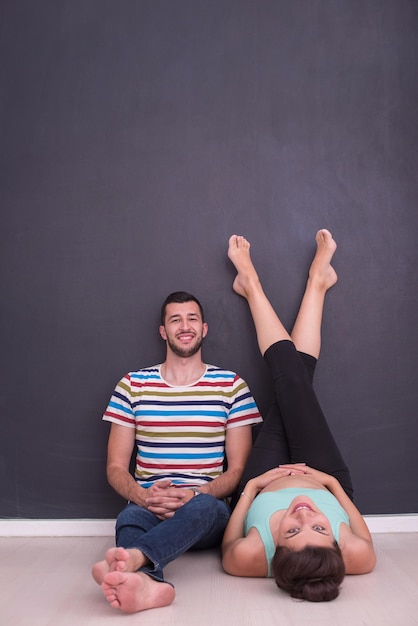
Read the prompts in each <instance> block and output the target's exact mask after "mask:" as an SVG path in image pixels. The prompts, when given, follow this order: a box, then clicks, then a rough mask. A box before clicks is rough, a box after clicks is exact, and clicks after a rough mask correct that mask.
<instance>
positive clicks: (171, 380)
mask: <svg viewBox="0 0 418 626" xmlns="http://www.w3.org/2000/svg"><path fill="white" fill-rule="evenodd" d="M205 369H206V365H205V364H204V363H203V361H202V357H201V354H200V352H198V353H197V354H194V355H193V356H189V357H185V358H182V357H178V356H176V355H175V354H171V353H168V354H167V358H166V360H165V361H164V363H163V364H162V365H161V376H162V377H163V378H164V380H165V381H166V382H167V383H168V384H169V385H174V386H176V387H177V386H178V387H180V386H183V385H191V384H192V383H194V382H196V381H197V380H199V378H201V377H202V376H203V374H204V372H205Z"/></svg>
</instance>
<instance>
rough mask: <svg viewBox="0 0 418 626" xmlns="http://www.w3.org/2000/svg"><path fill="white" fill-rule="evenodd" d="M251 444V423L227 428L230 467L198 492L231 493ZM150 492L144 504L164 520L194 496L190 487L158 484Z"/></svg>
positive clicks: (221, 494) (239, 477)
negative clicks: (161, 486)
mask: <svg viewBox="0 0 418 626" xmlns="http://www.w3.org/2000/svg"><path fill="white" fill-rule="evenodd" d="M251 445H252V436H251V425H248V426H236V427H235V428H230V429H229V430H227V432H226V436H225V454H226V458H227V461H228V469H227V470H226V472H224V473H223V474H221V476H218V477H217V478H215V479H214V480H212V481H211V482H210V483H207V484H206V485H203V486H199V491H200V492H201V493H208V494H210V495H212V496H214V497H215V498H226V497H227V496H230V495H231V494H232V493H233V492H234V490H235V489H236V488H237V486H238V484H239V481H240V479H241V476H242V473H243V471H244V466H245V463H246V460H247V457H248V455H249V453H250V450H251ZM151 490H153V491H151ZM158 491H159V494H158ZM148 494H149V495H148ZM148 494H147V500H146V504H145V506H147V508H148V510H149V511H151V512H152V513H155V515H158V517H161V518H162V519H164V518H167V517H172V516H173V515H174V513H175V511H176V510H177V509H178V508H179V507H180V506H182V505H183V504H186V502H188V501H189V500H191V499H192V498H193V497H194V495H195V494H194V493H193V491H192V490H191V489H188V488H187V487H184V488H181V487H170V486H167V487H164V488H163V489H162V490H161V489H159V487H158V486H156V487H155V489H153V488H152V487H151V488H150V489H149V490H148Z"/></svg>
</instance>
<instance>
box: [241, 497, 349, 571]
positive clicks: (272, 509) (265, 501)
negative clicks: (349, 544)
mask: <svg viewBox="0 0 418 626" xmlns="http://www.w3.org/2000/svg"><path fill="white" fill-rule="evenodd" d="M297 496H308V498H310V499H311V500H313V502H315V504H316V506H317V507H318V508H319V509H320V510H321V511H322V513H323V514H324V515H325V517H326V518H327V519H328V521H329V523H330V525H331V529H332V534H333V535H334V539H335V541H336V542H337V543H339V539H340V525H341V524H342V523H343V522H344V523H345V524H348V525H349V518H348V515H347V513H346V512H345V511H344V509H343V507H342V506H341V504H340V503H339V502H338V500H337V498H336V497H335V496H333V495H332V493H330V492H329V491H328V490H325V489H301V488H289V489H280V490H279V491H267V492H265V493H262V494H260V495H259V496H257V497H256V498H255V500H254V502H253V503H252V505H251V507H250V508H249V510H248V513H247V515H246V517H245V520H244V532H245V534H246V535H247V534H248V531H249V530H250V528H256V529H257V530H258V532H259V534H260V537H261V541H262V542H263V545H264V551H265V553H266V558H267V563H268V576H271V575H272V573H271V560H272V558H273V556H274V553H275V552H276V546H275V544H274V541H273V537H272V534H271V530H270V518H271V516H272V515H273V513H276V512H277V511H282V510H285V509H288V508H289V505H290V503H291V502H292V500H293V499H294V498H296V497H297Z"/></svg>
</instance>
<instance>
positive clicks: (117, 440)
mask: <svg viewBox="0 0 418 626" xmlns="http://www.w3.org/2000/svg"><path fill="white" fill-rule="evenodd" d="M134 445H135V428H128V427H127V426H121V425H120V424H115V423H112V426H111V429H110V434H109V441H108V446H107V479H108V481H109V483H110V485H111V486H112V487H113V489H114V490H115V491H116V492H117V493H118V494H119V495H120V496H122V497H123V498H125V500H130V501H131V502H135V504H138V505H139V506H142V507H144V508H146V502H145V499H146V497H147V496H146V491H147V490H146V489H144V488H143V487H141V486H140V485H138V483H137V482H136V480H135V479H134V477H133V476H132V475H131V473H130V471H129V465H130V462H131V456H132V451H133V448H134Z"/></svg>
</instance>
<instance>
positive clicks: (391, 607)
mask: <svg viewBox="0 0 418 626" xmlns="http://www.w3.org/2000/svg"><path fill="white" fill-rule="evenodd" d="M374 540H375V544H376V549H377V553H378V565H377V567H376V570H375V571H374V572H373V573H372V574H368V575H367V576H355V577H347V578H346V579H345V581H344V585H343V588H342V592H341V595H340V597H339V598H338V599H337V600H335V601H333V602H326V603H318V604H313V603H309V602H298V601H295V600H292V599H291V598H290V597H288V596H287V595H286V594H284V593H282V592H281V591H279V590H278V589H277V587H276V586H275V585H274V583H273V582H272V581H271V580H268V579H255V578H251V579H244V578H234V577H231V576H228V575H226V574H225V573H223V572H222V570H221V566H220V561H219V555H218V554H217V552H215V551H213V552H204V553H202V552H201V553H189V554H185V555H183V556H182V557H181V558H180V559H178V560H177V561H176V562H174V563H171V564H170V565H169V566H168V567H167V568H166V570H165V575H166V578H167V579H168V580H170V581H172V582H173V583H174V584H175V587H176V592H177V596H176V599H175V601H174V603H173V604H172V605H171V606H169V607H165V608H162V609H153V610H150V611H144V612H143V613H140V614H135V615H126V614H123V613H121V612H120V611H118V610H115V609H112V608H111V607H110V606H109V605H108V604H107V602H106V601H105V599H104V596H103V595H102V591H101V589H100V587H99V586H98V585H96V584H95V583H94V581H93V579H92V578H91V577H90V567H91V564H92V563H93V562H95V561H97V560H99V559H101V558H102V556H103V554H104V552H105V551H106V550H107V548H109V547H110V546H112V545H113V539H112V538H110V537H109V538H106V537H74V538H72V537H64V538H61V537H60V538H45V537H41V538H27V537H26V538H21V537H19V538H5V537H2V538H0V624H1V625H4V626H95V625H99V624H100V626H102V625H104V624H112V626H120V625H122V624H123V625H124V626H129V625H130V624H132V625H133V624H141V626H148V625H150V624H164V625H165V626H171V625H173V626H174V625H176V626H271V625H274V624H277V625H280V626H301V625H305V624H307V625H309V626H368V625H370V626H416V625H417V624H418V534H414V533H396V534H380V533H378V534H375V535H374Z"/></svg>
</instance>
